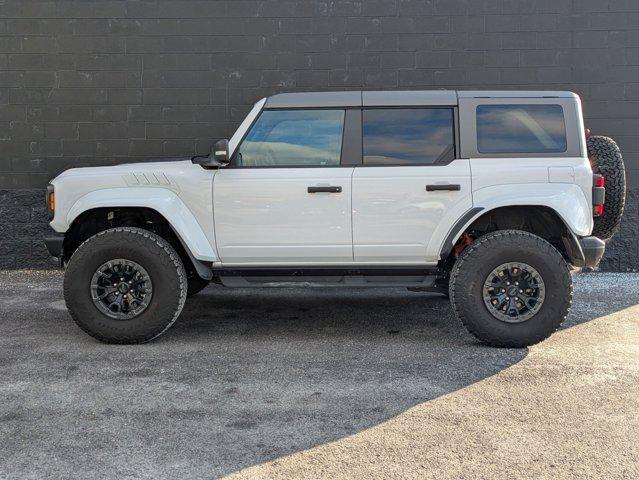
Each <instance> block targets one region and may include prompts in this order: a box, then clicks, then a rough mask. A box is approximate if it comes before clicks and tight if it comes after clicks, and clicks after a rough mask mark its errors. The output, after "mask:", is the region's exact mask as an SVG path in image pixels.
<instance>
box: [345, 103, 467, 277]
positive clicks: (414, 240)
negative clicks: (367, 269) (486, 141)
mask: <svg viewBox="0 0 639 480" xmlns="http://www.w3.org/2000/svg"><path fill="white" fill-rule="evenodd" d="M362 131H363V157H362V165H361V167H358V168H356V169H355V172H354V173H353V255H354V261H355V262H356V263H371V264H425V265H433V264H435V263H437V261H438V256H439V249H440V247H441V245H439V243H440V242H439V240H440V239H441V238H443V237H445V236H446V234H447V232H448V230H449V229H450V227H451V225H453V224H454V223H455V222H456V221H457V220H458V219H459V218H460V217H461V216H462V215H463V214H464V213H465V212H466V211H468V210H469V209H470V208H471V207H472V196H471V183H470V179H471V175H470V165H469V161H468V160H464V159H457V158H456V141H455V108H454V107H433V108H426V107H424V108H421V107H420V108H407V107H397V108H388V107H379V108H377V107H376V108H364V109H363V111H362ZM431 240H433V242H431ZM435 243H436V244H437V245H435Z"/></svg>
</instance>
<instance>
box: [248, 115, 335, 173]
mask: <svg viewBox="0 0 639 480" xmlns="http://www.w3.org/2000/svg"><path fill="white" fill-rule="evenodd" d="M343 131H344V110H265V111H263V112H262V114H261V115H260V117H259V118H258V120H257V122H255V124H254V125H253V126H252V127H251V130H250V131H249V133H248V135H247V136H246V138H245V139H244V141H243V142H242V144H241V145H240V147H239V149H238V154H237V157H236V158H237V160H236V162H237V164H238V165H239V166H245V167H287V166H289V167H295V166H301V167H307V166H316V167H324V166H339V163H340V157H341V151H342V133H343Z"/></svg>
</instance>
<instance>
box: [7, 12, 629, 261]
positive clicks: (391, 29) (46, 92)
mask: <svg viewBox="0 0 639 480" xmlns="http://www.w3.org/2000/svg"><path fill="white" fill-rule="evenodd" d="M443 87H448V88H459V89H469V88H480V89H481V88H493V89H496V88H505V89H510V88H526V89H536V88H539V89H569V90H572V91H575V92H577V93H579V94H580V95H581V96H582V98H583V100H584V112H585V116H586V123H587V125H588V126H589V127H590V128H591V129H592V130H593V131H594V132H596V133H598V134H604V135H610V136H612V137H614V138H615V139H616V140H617V141H618V142H619V144H620V145H621V147H622V149H623V152H624V154H625V158H626V161H627V166H628V179H629V184H630V186H631V188H632V189H633V190H634V191H633V192H631V195H630V196H629V200H630V207H629V209H628V213H627V215H626V217H625V221H624V225H623V229H622V232H621V234H620V235H619V236H618V237H616V238H615V240H614V241H613V242H612V244H611V245H610V247H609V253H608V255H607V257H606V260H605V261H604V264H603V268H605V269H616V270H626V269H639V242H638V236H637V233H638V232H637V230H638V229H639V213H638V208H637V202H638V201H639V195H638V193H637V190H638V189H639V161H638V160H637V154H638V153H639V135H638V134H637V132H638V131H639V1H636V0H536V1H531V0H365V1H364V0H331V1H328V0H323V1H315V0H281V1H279V0H278V1H275V0H234V1H189V0H181V1H165V0H155V1H149V0H142V1H125V0H105V1H101V0H94V1H15V0H4V1H2V0H0V229H2V231H3V236H2V240H0V267H10V268H15V267H18V268H19V267H40V266H47V265H51V263H50V261H49V260H48V259H47V255H46V252H44V250H43V247H42V244H41V242H40V236H41V235H42V232H43V231H44V230H45V228H46V218H45V216H44V211H43V207H42V202H43V196H44V193H43V190H42V189H43V187H44V186H45V185H46V183H47V181H48V180H49V179H50V178H51V177H52V176H54V175H56V174H57V173H59V172H60V171H62V170H64V169H65V168H68V167H71V166H79V165H97V164H113V163H118V162H123V161H131V160H143V159H145V158H149V157H161V156H173V155H193V154H196V153H205V152H207V151H208V150H209V147H210V145H211V143H212V140H213V139H215V138H219V137H226V136H229V135H230V134H231V133H232V132H233V130H234V129H235V127H236V126H237V125H238V123H239V122H240V120H241V119H242V117H243V116H244V115H245V113H246V112H247V111H248V109H249V107H250V105H251V104H252V103H253V102H254V101H256V100H257V99H259V98H261V97H263V96H265V95H269V94H272V93H275V92H279V91H296V90H329V89H330V90H336V89H350V88H365V89H397V88H424V89H431V88H443Z"/></svg>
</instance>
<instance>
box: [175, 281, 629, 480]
mask: <svg viewBox="0 0 639 480" xmlns="http://www.w3.org/2000/svg"><path fill="white" fill-rule="evenodd" d="M579 295H580V294H579V293H577V302H576V305H575V309H574V312H575V314H573V315H572V316H571V317H570V318H569V319H568V321H567V322H566V325H565V327H564V328H569V327H571V326H575V325H578V324H582V323H585V322H588V321H590V320H592V319H594V318H598V317H599V316H601V315H605V314H608V313H612V312H613V311H617V310H621V309H623V308H626V307H628V306H630V305H632V304H634V303H636V301H639V300H638V299H634V302H630V300H628V301H626V302H623V301H622V302H620V303H617V304H616V305H612V304H610V303H607V304H606V303H605V302H603V301H602V302H601V303H599V304H598V305H596V306H595V307H594V308H593V306H592V302H593V299H592V298H589V299H584V298H580V296H579ZM586 300H588V301H586ZM192 335H195V336H198V337H200V338H202V337H204V340H205V341H210V342H213V343H214V344H215V343H218V342H219V344H222V343H224V344H226V345H227V347H226V348H225V352H226V353H225V358H226V361H227V362H229V363H228V364H227V365H226V367H225V368H229V367H230V366H231V365H235V366H236V368H233V367H231V368H232V370H234V372H233V375H232V376H233V380H232V381H231V382H229V388H228V389H227V390H222V391H221V392H219V391H218V392H217V393H214V392H213V391H211V392H210V394H211V400H212V401H213V402H214V403H215V404H216V406H217V407H218V408H219V411H218V414H219V415H221V416H222V417H224V418H226V419H227V422H226V423H225V427H226V428H227V429H226V430H225V431H224V432H220V433H219V435H220V437H222V438H225V439H231V438H233V439H235V441H238V440H239V442H240V443H241V444H243V445H244V446H245V448H246V449H242V451H241V453H240V452H233V451H231V450H229V451H228V452H226V454H225V455H224V456H223V457H222V458H225V459H226V461H225V462H224V463H222V462H221V463H218V464H217V465H216V470H217V471H218V472H223V473H229V472H232V471H235V470H239V469H241V468H244V467H246V466H248V465H252V464H257V463H262V462H265V461H268V460H273V459H275V458H277V457H280V456H282V455H286V454H290V453H293V452H295V451H299V450H303V449H307V448H311V447H313V446H316V445H319V444H323V443H326V442H329V441H332V440H336V439H339V438H342V437H344V436H347V435H350V434H353V433H356V432H358V431H361V430H364V429H367V428H369V427H372V426H374V425H377V424H379V423H382V422H384V421H386V420H388V419H389V418H392V417H394V416H396V415H398V414H400V413H402V412H404V411H405V410H407V409H409V408H411V407H412V406H414V405H416V404H420V403H424V402H427V401H429V400H432V399H434V398H437V397H439V396H441V395H445V394H448V393H450V392H453V391H455V390H458V389H461V388H464V387H465V386H468V385H471V384H473V383H475V382H478V381H480V380H482V379H484V378H486V377H489V376H491V375H494V374H495V373H498V372H499V371H501V370H503V369H505V368H508V367H510V366H511V365H513V364H515V363H517V362H519V361H520V360H522V359H523V358H524V357H525V356H526V355H527V353H528V349H496V348H488V347H485V346H484V345H482V344H480V343H479V342H477V341H476V340H475V339H474V337H471V336H470V335H469V334H468V333H466V331H465V329H464V328H463V327H462V325H461V324H460V323H459V322H458V321H457V319H456V318H454V316H453V313H452V310H451V308H450V305H449V302H448V300H447V299H446V298H444V297H442V296H437V295H428V294H420V293H411V292H407V291H406V290H403V289H402V290H400V289H395V290H392V291H389V290H384V289H379V290H377V289H376V290H349V291H337V290H323V291H319V290H318V291H312V292H309V291H308V290H290V289H289V290H279V291H278V290H261V291H259V292H257V293H256V292H255V291H251V290H233V291H230V290H224V289H219V288H215V287H212V288H209V289H208V290H207V291H206V292H205V293H204V295H202V296H201V297H200V298H193V299H192V300H191V302H189V305H188V307H187V308H186V310H185V312H184V316H183V320H182V322H181V324H180V325H179V326H177V328H176V331H175V332H173V334H172V337H173V340H174V341H176V340H177V341H188V337H190V336H192ZM167 341H171V340H170V339H168V338H167ZM242 345H244V347H246V346H247V345H250V348H249V350H250V352H251V353H250V354H249V355H250V357H249V358H246V355H247V353H248V352H247V351H246V350H247V349H246V348H242ZM234 346H235V347H234ZM236 348H237V350H236ZM213 369H214V370H215V367H213ZM224 392H231V396H232V399H231V400H229V397H228V395H225V394H224ZM238 400H239V401H240V403H241V404H242V408H241V409H240V410H239V411H238V410H237V409H236V405H237V403H236V402H237V401H238ZM240 439H241V440H240Z"/></svg>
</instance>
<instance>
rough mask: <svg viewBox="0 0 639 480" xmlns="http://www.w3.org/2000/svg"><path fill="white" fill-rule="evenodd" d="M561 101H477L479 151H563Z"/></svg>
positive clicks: (564, 143) (562, 112) (563, 131)
mask: <svg viewBox="0 0 639 480" xmlns="http://www.w3.org/2000/svg"><path fill="white" fill-rule="evenodd" d="M566 147H567V145H566V125H565V122H564V111H563V108H562V107H561V105H538V104H529V105H528V104H521V105H519V104H518V105H478V106H477V150H478V151H479V152H480V153H540V154H543V153H561V152H565V151H566Z"/></svg>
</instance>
